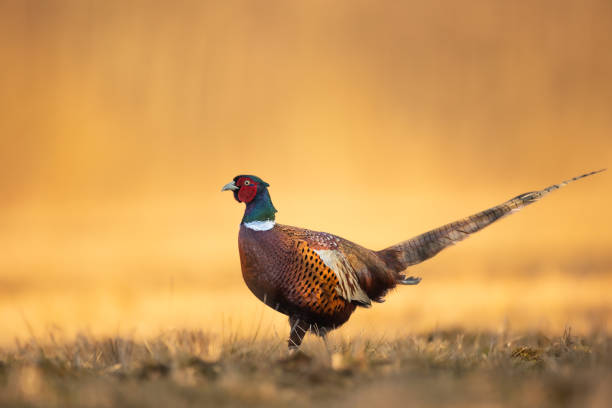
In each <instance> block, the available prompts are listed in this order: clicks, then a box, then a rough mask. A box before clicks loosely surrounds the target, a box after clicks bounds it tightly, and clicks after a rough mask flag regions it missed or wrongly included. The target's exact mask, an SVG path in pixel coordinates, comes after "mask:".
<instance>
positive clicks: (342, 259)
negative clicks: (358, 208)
mask: <svg viewBox="0 0 612 408" xmlns="http://www.w3.org/2000/svg"><path fill="white" fill-rule="evenodd" d="M280 227H281V228H283V229H284V231H285V232H286V233H288V234H289V235H291V236H293V237H294V239H296V240H297V242H298V247H297V251H298V255H299V256H300V257H301V259H300V264H302V265H304V264H305V265H307V267H308V269H309V271H307V275H306V276H307V277H311V278H312V279H313V280H319V281H325V283H326V284H327V282H330V283H331V284H332V285H333V290H334V291H335V292H336V293H337V294H338V295H339V296H341V297H342V298H343V299H345V300H346V301H347V302H353V303H356V304H358V305H360V306H366V307H367V306H370V305H371V301H370V298H369V297H368V295H367V294H366V293H365V292H364V290H363V288H362V287H361V286H360V284H359V279H358V276H357V272H356V271H355V268H354V266H353V265H352V264H351V262H350V261H349V259H348V258H347V256H346V255H345V254H344V252H343V251H342V249H341V247H340V243H341V240H342V238H339V237H336V236H335V235H331V234H327V233H325V232H316V231H310V230H305V229H301V228H295V227H288V226H280ZM310 271H312V272H313V273H312V274H310ZM329 271H331V272H333V275H334V276H333V277H332V278H331V279H330V278H329V277H328V276H327V275H326V273H327V272H329Z"/></svg>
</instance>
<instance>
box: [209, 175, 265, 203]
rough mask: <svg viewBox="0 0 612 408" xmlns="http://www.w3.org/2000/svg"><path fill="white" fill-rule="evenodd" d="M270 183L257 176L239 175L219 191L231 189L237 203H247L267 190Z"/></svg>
mask: <svg viewBox="0 0 612 408" xmlns="http://www.w3.org/2000/svg"><path fill="white" fill-rule="evenodd" d="M269 186H270V185H269V184H268V183H266V182H265V181H263V180H262V179H260V178H259V177H257V176H250V175H240V176H236V177H234V180H232V181H231V182H229V183H227V184H226V185H224V186H223V188H222V189H221V191H227V190H231V191H232V192H233V193H234V198H235V199H236V201H238V202H239V203H245V204H248V203H250V202H251V201H253V200H254V199H255V197H256V196H257V195H259V194H262V193H263V192H264V191H267V188H268V187H269Z"/></svg>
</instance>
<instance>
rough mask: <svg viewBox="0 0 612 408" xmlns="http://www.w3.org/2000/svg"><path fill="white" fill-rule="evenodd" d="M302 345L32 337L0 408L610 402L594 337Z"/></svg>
mask: <svg viewBox="0 0 612 408" xmlns="http://www.w3.org/2000/svg"><path fill="white" fill-rule="evenodd" d="M312 340H313V339H311V341H309V342H307V343H306V346H305V349H304V350H303V352H298V353H295V354H292V355H289V354H288V353H287V352H286V350H285V344H284V342H282V341H281V340H280V339H279V338H274V339H273V338H264V339H261V338H259V337H258V336H257V334H255V335H253V336H251V337H244V336H243V337H238V336H229V337H226V338H220V337H219V336H215V335H211V334H208V333H205V332H201V331H172V332H167V333H164V334H161V335H159V336H158V337H156V338H154V339H149V340H142V341H137V340H134V339H129V338H121V337H114V338H92V337H91V336H86V335H81V336H77V337H76V338H74V339H71V340H68V341H66V340H57V339H56V338H55V337H54V336H49V338H47V339H45V340H41V339H34V338H32V339H30V340H29V341H27V342H17V343H16V344H15V345H14V346H12V347H7V348H3V349H1V350H0V405H2V406H11V407H42V406H57V407H73V406H74V407H76V406H78V407H138V406H152V407H170V406H171V407H189V406H266V407H275V406H288V405H291V406H295V407H299V406H312V405H314V404H323V405H324V406H329V405H333V406H347V407H348V406H351V407H355V406H357V407H361V406H363V407H366V406H376V405H380V404H390V405H400V404H401V405H403V406H406V405H415V406H426V407H427V406H440V405H448V404H450V403H452V404H453V406H512V407H517V406H518V407H520V406H540V407H546V406H550V407H560V406H570V407H574V406H575V407H584V406H593V407H604V406H609V403H610V401H611V400H612V391H611V390H610V388H609V386H608V385H609V384H610V383H611V382H610V381H611V380H612V337H609V336H607V335H604V334H602V333H593V334H591V335H589V336H584V337H575V336H572V335H571V333H570V330H566V332H565V333H564V334H563V335H561V336H557V337H547V336H546V335H544V334H542V333H530V334H526V335H515V334H513V333H490V332H467V331H463V330H449V331H436V332H430V333H424V334H420V335H413V336H408V337H403V338H399V337H398V338H395V339H380V338H378V339H377V338H372V337H370V338H368V337H355V338H353V339H351V340H346V339H339V338H337V337H334V336H332V337H331V339H330V340H329V342H328V343H327V344H324V343H323V342H322V341H312Z"/></svg>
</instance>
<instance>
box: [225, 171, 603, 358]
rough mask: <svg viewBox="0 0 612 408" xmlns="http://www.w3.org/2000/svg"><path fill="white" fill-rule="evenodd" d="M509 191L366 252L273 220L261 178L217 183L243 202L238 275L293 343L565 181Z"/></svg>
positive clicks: (380, 297) (332, 324)
mask: <svg viewBox="0 0 612 408" xmlns="http://www.w3.org/2000/svg"><path fill="white" fill-rule="evenodd" d="M600 171H603V170H599V171H595V172H591V173H587V174H584V175H582V176H578V177H574V178H573V179H571V180H567V181H564V182H562V183H560V184H555V185H552V186H550V187H547V188H545V189H543V190H539V191H533V192H530V193H525V194H521V195H519V196H516V197H514V198H512V199H510V200H508V201H506V202H504V203H502V204H500V205H497V206H495V207H492V208H490V209H488V210H485V211H482V212H480V213H477V214H474V215H472V216H469V217H467V218H464V219H462V220H459V221H455V222H453V223H450V224H447V225H445V226H442V227H440V228H436V229H434V230H432V231H429V232H426V233H424V234H422V235H419V236H416V237H414V238H412V239H409V240H407V241H404V242H401V243H399V244H396V245H393V246H390V247H388V248H385V249H383V250H380V251H373V250H370V249H367V248H364V247H362V246H360V245H357V244H355V243H353V242H351V241H348V240H346V239H344V238H341V237H338V236H336V235H332V234H328V233H326V232H317V231H311V230H307V229H303V228H297V227H291V226H287V225H281V224H277V223H276V221H275V213H276V209H275V208H274V206H273V205H272V200H271V198H270V194H269V192H268V187H269V185H268V184H267V183H266V182H264V181H263V180H261V179H260V178H258V177H255V176H250V175H241V176H237V177H235V178H234V180H233V181H232V182H230V183H228V184H227V185H225V186H224V187H223V190H231V191H233V193H234V198H235V199H236V200H237V201H239V202H244V203H245V204H246V209H245V212H244V216H243V218H242V223H241V225H240V233H239V236H238V248H239V252H240V263H241V267H242V275H243V278H244V281H245V282H246V284H247V286H248V287H249V289H250V290H251V291H252V292H253V293H254V294H255V296H257V297H258V298H259V299H260V300H261V301H262V302H264V303H265V304H266V305H268V306H270V307H272V308H273V309H275V310H277V311H279V312H281V313H283V314H286V315H288V316H289V323H290V337H289V347H299V345H300V344H301V342H302V339H303V337H304V335H305V334H306V333H307V332H308V331H309V330H310V331H313V332H314V333H316V334H319V335H325V334H326V333H327V332H328V331H329V330H332V329H334V328H336V327H338V326H340V325H342V324H344V323H345V322H346V321H347V320H348V319H349V317H350V316H351V314H352V313H353V312H354V311H355V309H356V308H357V307H358V306H359V307H369V306H370V305H371V303H372V301H374V302H383V301H384V296H385V295H386V294H387V292H388V291H389V290H391V289H393V288H394V287H395V286H396V285H398V284H402V285H415V284H418V283H419V282H420V280H421V279H420V278H414V277H411V276H410V277H406V275H405V270H406V268H408V267H409V266H411V265H415V264H417V263H419V262H422V261H424V260H426V259H428V258H431V257H432V256H434V255H435V254H437V253H438V252H440V251H441V250H443V249H444V248H446V247H448V246H450V245H453V244H455V243H457V242H459V241H461V240H463V239H465V238H467V237H468V236H469V235H470V234H473V233H474V232H477V231H479V230H481V229H482V228H484V227H486V226H488V225H490V224H491V223H493V222H495V221H496V220H498V219H500V218H502V217H504V216H506V215H508V214H511V213H513V212H516V211H518V210H520V209H522V208H524V207H525V206H527V205H529V204H531V203H533V202H535V201H537V200H539V199H540V198H542V197H543V196H545V195H546V194H548V193H550V192H552V191H554V190H556V189H558V188H560V187H562V186H564V185H566V184H567V183H569V182H571V181H575V180H578V179H580V178H583V177H586V176H590V175H592V174H595V173H598V172H600Z"/></svg>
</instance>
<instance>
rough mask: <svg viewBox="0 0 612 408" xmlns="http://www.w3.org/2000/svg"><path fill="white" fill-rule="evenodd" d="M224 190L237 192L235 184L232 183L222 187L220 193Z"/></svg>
mask: <svg viewBox="0 0 612 408" xmlns="http://www.w3.org/2000/svg"><path fill="white" fill-rule="evenodd" d="M226 190H232V191H236V190H238V186H237V185H236V182H234V181H232V182H230V183H227V184H226V185H224V186H223V188H222V189H221V191H226Z"/></svg>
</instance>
